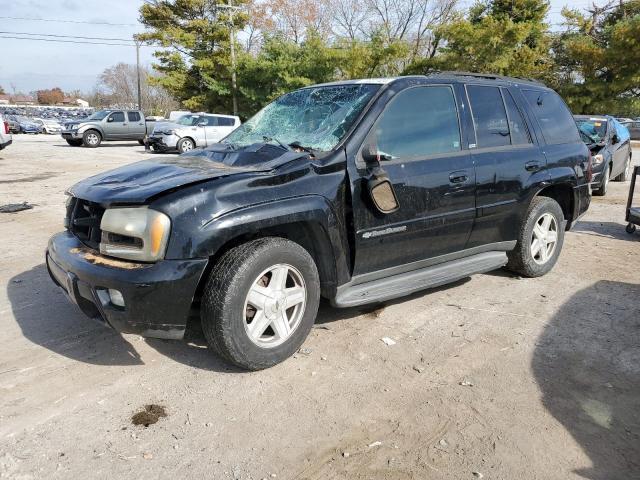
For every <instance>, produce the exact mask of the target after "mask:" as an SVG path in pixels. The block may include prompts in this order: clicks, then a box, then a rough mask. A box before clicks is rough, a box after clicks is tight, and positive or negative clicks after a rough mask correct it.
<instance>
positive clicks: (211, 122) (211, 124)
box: [204, 115, 219, 127]
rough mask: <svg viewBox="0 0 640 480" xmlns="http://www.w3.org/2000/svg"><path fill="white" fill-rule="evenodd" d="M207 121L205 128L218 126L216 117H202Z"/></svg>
mask: <svg viewBox="0 0 640 480" xmlns="http://www.w3.org/2000/svg"><path fill="white" fill-rule="evenodd" d="M204 118H205V119H206V121H207V127H217V126H218V125H219V123H218V117H214V116H210V115H209V116H206V117H204Z"/></svg>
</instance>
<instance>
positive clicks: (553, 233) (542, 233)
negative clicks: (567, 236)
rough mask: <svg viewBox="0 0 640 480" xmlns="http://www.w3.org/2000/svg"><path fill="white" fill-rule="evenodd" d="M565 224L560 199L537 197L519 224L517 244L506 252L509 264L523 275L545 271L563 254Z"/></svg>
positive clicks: (514, 270) (511, 268)
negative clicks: (561, 252) (559, 203)
mask: <svg viewBox="0 0 640 480" xmlns="http://www.w3.org/2000/svg"><path fill="white" fill-rule="evenodd" d="M547 222H548V225H545V224H547ZM564 225H565V223H564V214H563V212H562V209H561V208H560V205H558V202H556V201H555V200H554V199H552V198H549V197H535V198H534V199H533V200H532V201H531V205H529V210H528V211H527V215H526V217H525V219H524V221H523V222H522V224H521V225H520V232H519V234H518V242H517V244H516V248H515V249H513V250H512V251H511V252H508V253H507V256H508V258H509V262H508V263H507V268H508V269H509V270H511V271H513V272H515V273H518V274H520V275H522V276H523V277H530V278H533V277H540V276H542V275H544V274H546V273H547V272H548V271H549V270H551V269H552V268H553V266H554V265H555V264H556V262H557V260H558V257H559V256H560V251H561V250H562V245H563V243H564ZM536 242H537V243H536Z"/></svg>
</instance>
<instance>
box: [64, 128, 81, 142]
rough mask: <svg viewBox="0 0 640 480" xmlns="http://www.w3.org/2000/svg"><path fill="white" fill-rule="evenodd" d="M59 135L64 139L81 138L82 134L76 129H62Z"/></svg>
mask: <svg viewBox="0 0 640 480" xmlns="http://www.w3.org/2000/svg"><path fill="white" fill-rule="evenodd" d="M60 135H62V138H64V139H65V140H80V139H81V138H82V134H81V133H78V131H77V130H63V131H62V132H61V133H60Z"/></svg>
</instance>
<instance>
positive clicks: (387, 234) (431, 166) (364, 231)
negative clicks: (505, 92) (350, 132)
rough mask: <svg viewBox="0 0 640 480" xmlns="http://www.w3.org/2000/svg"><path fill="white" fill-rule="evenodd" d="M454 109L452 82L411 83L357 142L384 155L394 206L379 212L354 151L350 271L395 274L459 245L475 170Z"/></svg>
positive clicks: (468, 219)
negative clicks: (443, 83) (394, 201)
mask: <svg viewBox="0 0 640 480" xmlns="http://www.w3.org/2000/svg"><path fill="white" fill-rule="evenodd" d="M460 108H461V105H460V103H459V101H458V99H457V98H456V95H455V94H454V88H453V86H452V85H446V84H445V85H440V84H438V85H420V86H414V87H410V88H407V89H405V90H402V91H400V92H398V93H397V94H395V96H393V97H392V98H391V99H390V100H389V101H388V103H387V104H386V106H385V107H384V110H383V111H382V113H381V114H380V116H379V117H378V118H377V120H376V122H375V123H374V125H373V127H372V128H371V129H370V130H369V133H368V136H367V139H366V140H365V142H364V143H363V145H366V144H368V143H369V142H371V143H374V144H376V145H377V150H378V152H379V154H380V155H382V156H386V157H387V158H388V159H389V160H387V161H382V162H381V166H382V168H384V170H385V171H386V172H387V173H388V176H389V179H390V180H391V182H392V184H393V187H394V189H395V192H396V195H397V197H398V201H399V204H400V208H399V209H398V210H397V211H395V212H393V213H389V214H381V213H380V212H379V211H378V210H376V208H375V207H374V206H373V203H372V202H371V200H370V198H369V197H368V193H367V188H366V185H367V179H368V176H369V171H368V169H367V167H366V166H365V164H364V160H363V159H362V152H361V151H360V152H359V153H358V154H357V158H356V169H355V172H354V174H352V175H350V179H351V182H352V183H351V187H352V202H353V222H354V227H355V232H356V233H355V262H354V275H366V278H367V279H374V278H376V277H377V276H380V275H391V274H395V273H401V272H402V271H409V270H413V269H417V268H420V267H422V266H426V265H427V264H429V263H438V262H439V261H442V260H444V259H437V258H436V257H441V256H442V255H446V254H450V253H454V252H459V251H461V250H463V249H464V247H465V244H466V242H467V239H468V237H469V233H470V232H471V227H472V225H473V219H474V213H475V196H474V193H475V174H474V169H473V162H472V160H471V157H470V155H469V152H468V150H463V149H462V141H461V135H460V120H459V114H458V112H459V110H460ZM385 269H387V270H386V271H385V272H380V271H382V270H385ZM375 272H378V273H375ZM367 274H369V275H367Z"/></svg>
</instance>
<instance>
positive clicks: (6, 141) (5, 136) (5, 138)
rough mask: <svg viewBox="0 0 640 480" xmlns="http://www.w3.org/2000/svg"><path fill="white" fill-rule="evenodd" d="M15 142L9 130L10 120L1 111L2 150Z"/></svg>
mask: <svg viewBox="0 0 640 480" xmlns="http://www.w3.org/2000/svg"><path fill="white" fill-rule="evenodd" d="M12 142H13V137H12V136H11V131H10V130H9V122H8V121H7V120H5V118H4V117H3V116H2V114H1V113H0V150H2V149H3V148H5V147H8V146H9V145H11V143H12Z"/></svg>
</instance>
